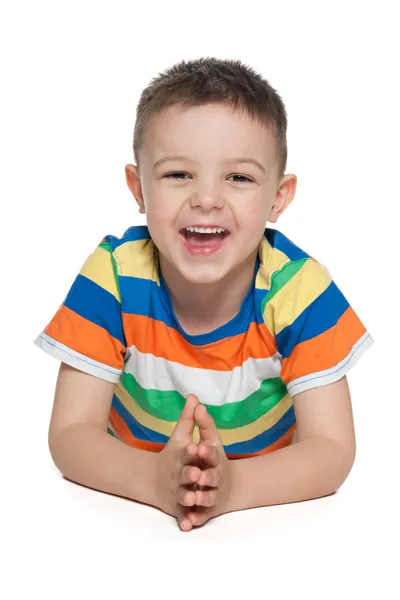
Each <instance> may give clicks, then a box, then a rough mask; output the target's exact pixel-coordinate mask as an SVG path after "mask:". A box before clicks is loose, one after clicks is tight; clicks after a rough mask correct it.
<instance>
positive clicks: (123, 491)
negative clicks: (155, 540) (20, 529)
mask: <svg viewBox="0 0 400 600" xmlns="http://www.w3.org/2000/svg"><path fill="white" fill-rule="evenodd" d="M113 395H114V384H112V383H110V382H108V381H105V380H103V379H100V378H97V377H94V376H91V375H88V374H87V373H84V372H82V371H79V370H77V369H75V368H73V367H71V366H69V365H67V364H65V363H61V366H60V372H59V375H58V379H57V386H56V392H55V398H54V405H53V412H52V416H51V422H50V428H49V440H48V441H49V449H50V453H51V456H52V458H53V461H54V463H55V465H56V466H57V468H58V469H59V470H60V471H61V473H62V474H63V475H64V476H65V477H67V478H68V479H70V480H72V481H76V482H78V483H80V484H82V485H85V486H87V487H91V488H94V489H97V490H101V491H104V492H108V493H111V494H116V495H118V496H124V497H126V498H131V499H134V500H138V501H139V502H144V503H146V504H151V505H153V506H158V501H157V498H156V497H155V491H154V485H153V480H154V473H155V461H156V459H157V454H155V453H153V452H147V451H144V450H139V449H136V448H132V447H131V446H128V445H127V444H124V443H123V442H121V441H120V440H118V439H116V438H115V437H113V436H112V435H110V434H109V433H108V432H107V431H106V429H107V422H108V415H109V412H110V406H111V402H112V398H113Z"/></svg>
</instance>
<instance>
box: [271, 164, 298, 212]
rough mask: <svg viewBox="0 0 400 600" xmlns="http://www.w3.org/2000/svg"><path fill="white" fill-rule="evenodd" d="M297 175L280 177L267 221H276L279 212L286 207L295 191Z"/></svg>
mask: <svg viewBox="0 0 400 600" xmlns="http://www.w3.org/2000/svg"><path fill="white" fill-rule="evenodd" d="M296 186H297V177H296V175H291V174H288V175H285V176H284V177H282V179H281V182H280V184H279V187H278V190H277V192H276V200H275V202H274V204H273V206H272V207H271V212H270V214H269V217H268V221H270V222H271V223H276V222H277V220H278V218H279V217H280V216H281V214H282V213H283V212H284V211H285V210H286V209H287V207H288V206H289V204H290V203H291V201H292V200H293V198H294V195H295V193H296Z"/></svg>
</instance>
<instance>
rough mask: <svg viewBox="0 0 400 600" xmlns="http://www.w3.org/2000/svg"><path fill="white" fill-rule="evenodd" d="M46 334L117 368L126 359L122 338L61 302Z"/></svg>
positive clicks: (120, 367) (81, 352) (46, 329)
mask: <svg viewBox="0 0 400 600" xmlns="http://www.w3.org/2000/svg"><path fill="white" fill-rule="evenodd" d="M44 331H45V333H47V335H49V336H50V337H52V338H54V339H55V340H57V341H58V342H61V343H62V344H65V345H66V346H68V348H73V349H74V350H75V352H79V353H80V354H83V355H84V356H88V357H90V358H92V359H93V360H97V361H98V362H100V363H103V364H105V365H109V366H110V367H114V368H116V369H123V367H124V359H123V356H122V354H121V352H123V351H124V346H123V345H122V344H121V342H120V341H119V340H117V339H116V338H114V337H112V336H110V334H109V333H108V332H107V331H106V330H105V329H103V328H102V327H100V326H99V325H96V324H95V323H92V322H91V321H88V320H87V319H85V318H84V317H81V316H80V315H78V314H77V313H76V312H74V311H73V310H71V309H70V308H67V307H66V306H64V304H62V305H61V306H60V308H59V309H58V311H57V312H56V314H55V315H54V317H53V318H52V320H51V321H50V323H49V324H48V325H47V326H46V327H45V329H44Z"/></svg>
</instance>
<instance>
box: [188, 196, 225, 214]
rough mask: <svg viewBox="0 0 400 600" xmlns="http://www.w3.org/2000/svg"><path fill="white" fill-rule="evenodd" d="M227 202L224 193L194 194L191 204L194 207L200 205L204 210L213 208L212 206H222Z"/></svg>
mask: <svg viewBox="0 0 400 600" xmlns="http://www.w3.org/2000/svg"><path fill="white" fill-rule="evenodd" d="M224 204H225V200H224V197H223V196H222V194H220V193H219V192H218V193H215V194H199V193H197V194H193V195H192V196H191V198H190V206H191V207H192V208H196V207H200V208H202V209H203V210H211V209H212V208H222V207H223V206H224Z"/></svg>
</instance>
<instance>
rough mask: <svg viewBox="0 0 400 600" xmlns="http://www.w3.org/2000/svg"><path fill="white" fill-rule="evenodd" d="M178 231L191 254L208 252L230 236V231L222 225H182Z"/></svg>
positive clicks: (219, 246)
mask: <svg viewBox="0 0 400 600" xmlns="http://www.w3.org/2000/svg"><path fill="white" fill-rule="evenodd" d="M179 233H180V235H181V238H182V239H183V240H184V243H185V246H186V248H187V249H188V250H189V251H190V252H192V254H210V253H211V252H214V251H216V250H218V249H219V248H221V247H222V245H223V243H224V242H226V240H227V239H228V237H229V236H230V231H228V230H227V229H224V228H222V227H184V228H183V229H181V230H180V231H179Z"/></svg>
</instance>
